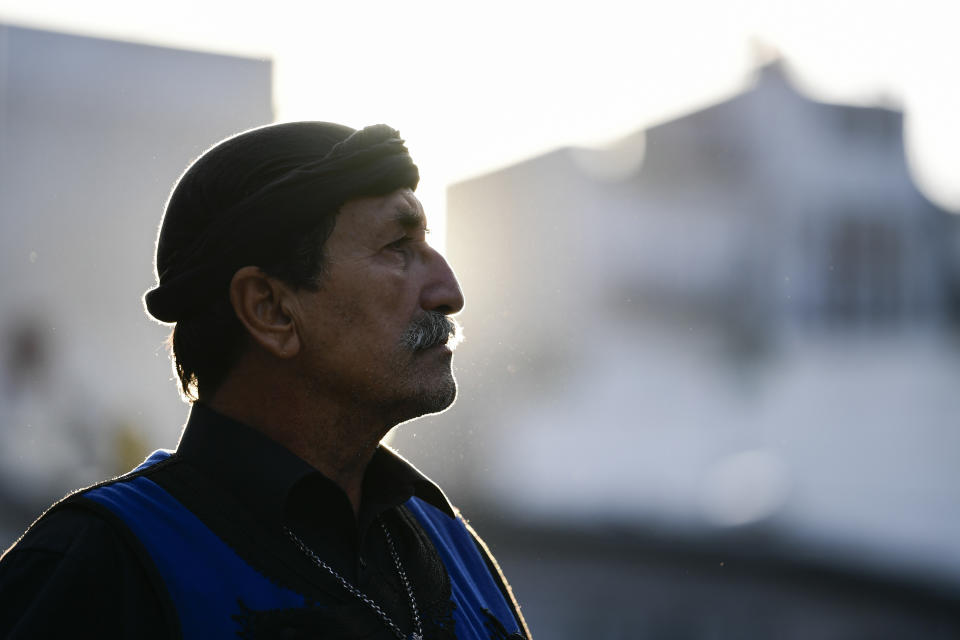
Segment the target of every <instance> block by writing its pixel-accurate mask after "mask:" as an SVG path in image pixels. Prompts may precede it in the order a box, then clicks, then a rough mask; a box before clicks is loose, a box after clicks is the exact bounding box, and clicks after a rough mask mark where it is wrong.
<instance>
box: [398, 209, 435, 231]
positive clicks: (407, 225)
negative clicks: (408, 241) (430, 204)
mask: <svg viewBox="0 0 960 640" xmlns="http://www.w3.org/2000/svg"><path fill="white" fill-rule="evenodd" d="M393 219H394V221H395V222H397V223H398V224H399V225H400V226H401V227H403V228H404V229H405V230H408V231H409V230H411V229H426V228H427V216H425V215H424V214H423V212H422V211H419V210H417V209H413V208H408V207H400V208H398V209H397V215H395V216H394V217H393Z"/></svg>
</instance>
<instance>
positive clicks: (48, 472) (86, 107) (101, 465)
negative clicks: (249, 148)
mask: <svg viewBox="0 0 960 640" xmlns="http://www.w3.org/2000/svg"><path fill="white" fill-rule="evenodd" d="M271 76H272V71H271V63H270V62H269V61H267V60H252V59H246V58H238V57H232V56H224V55H212V54H206V53H197V52H191V51H180V50H175V49H167V48H161V47H153V46H145V45H140V44H130V43H125V42H116V41H110V40H101V39H96V38H87V37H78V36H73V35H66V34H61V33H50V32H44V31H36V30H31V29H24V28H19V27H12V26H3V25H0V274H2V276H0V277H2V286H0V363H2V367H0V380H2V385H0V487H2V488H3V490H0V503H2V504H0V513H2V514H3V516H2V517H0V530H2V531H3V532H4V536H0V538H2V539H0V545H3V546H6V545H5V544H4V542H5V541H9V540H10V539H12V537H13V536H15V535H18V534H19V532H21V531H22V530H23V528H24V527H25V525H26V524H28V523H29V521H30V520H29V519H31V518H33V517H35V516H36V514H37V512H38V510H39V509H41V508H43V507H44V506H46V504H48V503H49V501H50V499H52V498H55V497H59V496H60V495H62V494H63V492H65V491H66V490H68V489H72V488H76V486H78V484H79V483H82V482H91V481H94V480H97V479H101V478H102V477H103V476H104V475H105V474H106V473H115V472H117V471H119V470H120V469H121V468H123V466H124V465H127V464H128V463H129V462H130V458H131V457H134V456H139V455H141V454H142V452H143V450H144V449H145V448H155V447H159V446H167V447H171V446H175V444H176V441H177V437H178V434H179V430H180V427H181V426H182V424H183V422H184V419H185V417H186V413H187V406H186V405H185V404H184V403H182V402H180V401H179V399H178V397H177V393H176V386H175V385H174V383H173V382H172V380H171V377H172V373H171V370H170V365H169V361H168V358H167V354H166V351H165V349H164V347H163V341H164V339H165V336H166V334H167V333H168V332H169V331H168V329H167V328H165V327H162V326H160V325H157V324H155V323H153V322H151V321H149V320H148V318H147V316H146V315H145V313H144V311H143V307H142V303H141V297H142V295H143V293H144V292H145V291H146V290H147V289H148V288H149V287H150V286H152V283H153V280H154V275H153V266H152V261H153V251H154V242H155V240H156V230H157V227H158V224H159V222H160V218H161V215H162V213H163V206H164V203H165V202H166V198H167V195H168V193H169V190H170V188H171V186H172V185H173V183H174V182H175V181H176V179H177V177H178V176H179V174H180V173H181V172H182V171H183V170H184V169H185V168H186V166H187V165H188V163H189V162H190V161H191V160H192V159H193V158H194V157H195V156H197V155H199V153H201V152H202V151H203V150H204V149H205V148H206V147H207V146H209V145H211V144H213V143H214V142H216V141H218V140H219V139H221V138H223V137H225V136H227V135H229V134H231V133H235V132H237V131H240V130H243V129H246V128H249V127H253V126H257V125H261V124H266V123H269V122H271V121H272V119H273V110H272V104H271V90H272V86H271V82H272V78H271ZM71 461H72V462H73V463H74V464H71ZM66 469H74V470H73V471H69V472H65V471H64V470H66ZM4 497H5V498H6V499H4Z"/></svg>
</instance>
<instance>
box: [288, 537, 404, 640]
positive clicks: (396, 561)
mask: <svg viewBox="0 0 960 640" xmlns="http://www.w3.org/2000/svg"><path fill="white" fill-rule="evenodd" d="M380 528H381V529H383V535H384V537H386V539H387V547H388V548H389V549H390V557H391V558H393V566H395V567H396V568H397V575H399V576H400V581H401V582H402V583H403V588H404V589H405V590H406V592H407V602H409V603H410V617H412V618H413V633H411V634H410V635H409V637H408V636H405V635H403V632H402V631H400V627H398V626H397V624H396V623H395V622H394V621H393V620H392V619H391V618H390V616H388V615H387V612H386V611H384V610H383V609H381V608H380V605H378V604H377V603H376V602H374V601H373V599H372V598H371V597H370V596H368V595H367V594H365V593H364V592H363V591H360V589H357V588H356V587H355V586H353V585H352V584H350V582H349V581H347V579H346V578H344V577H343V576H342V575H340V574H339V573H338V572H337V571H336V570H335V569H334V568H333V567H331V566H330V565H328V564H327V563H326V562H324V561H323V560H321V559H320V557H319V556H318V555H317V554H316V553H314V552H313V549H311V548H310V547H308V546H307V545H306V543H305V542H304V541H303V540H301V539H300V538H299V537H298V536H297V534H295V533H294V532H293V531H291V530H290V529H289V527H284V528H283V530H284V531H286V533H287V535H288V536H290V539H291V540H293V541H294V543H296V545H297V546H298V547H299V548H300V551H302V552H303V553H304V554H305V555H306V556H307V557H308V558H310V559H311V560H313V563H314V564H315V565H317V566H318V567H320V568H321V569H325V570H326V572H327V573H329V574H330V575H331V576H333V577H334V578H336V579H337V582H339V583H340V585H341V586H342V587H343V588H344V589H346V590H347V591H348V592H349V593H350V594H351V595H353V596H355V597H357V598H358V599H360V600H361V601H362V602H364V603H365V604H366V605H367V606H368V607H370V608H371V609H373V611H374V613H376V614H377V615H378V616H380V619H381V620H382V621H383V623H384V624H385V625H387V627H388V628H389V629H390V630H391V631H393V635H395V636H397V640H423V625H422V624H421V623H420V611H419V610H417V601H416V600H415V599H414V597H413V587H411V586H410V581H409V580H408V579H407V573H406V571H404V570H403V565H402V564H400V554H398V553H397V548H396V546H395V545H394V544H393V537H392V536H391V535H390V531H388V530H387V526H386V525H385V524H383V522H381V523H380Z"/></svg>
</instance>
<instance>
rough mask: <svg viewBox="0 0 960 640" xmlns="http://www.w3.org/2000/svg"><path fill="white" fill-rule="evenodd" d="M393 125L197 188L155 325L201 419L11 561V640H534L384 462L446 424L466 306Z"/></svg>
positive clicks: (177, 195) (237, 149)
mask: <svg viewBox="0 0 960 640" xmlns="http://www.w3.org/2000/svg"><path fill="white" fill-rule="evenodd" d="M418 178H419V175H418V171H417V168H416V166H415V165H414V164H413V162H412V161H411V159H410V157H409V155H408V153H407V150H406V148H405V147H404V145H403V141H402V140H400V139H399V134H397V132H396V131H394V130H392V129H390V128H389V127H386V126H385V125H376V126H372V127H367V128H365V129H363V130H360V131H354V130H353V129H350V128H348V127H344V126H340V125H335V124H329V123H315V122H300V123H290V124H280V125H273V126H268V127H264V128H261V129H255V130H252V131H248V132H246V133H243V134H240V135H238V136H235V137H233V138H230V139H228V140H226V141H224V142H222V143H220V144H219V145H217V146H215V147H213V148H212V149H210V150H209V151H208V152H207V153H205V154H204V155H203V156H201V157H200V158H199V159H198V160H197V161H196V162H195V163H194V164H193V165H192V166H191V167H190V168H189V169H188V170H187V172H186V173H185V174H184V175H183V176H182V177H181V179H180V181H179V183H178V184H177V186H176V187H175V189H174V191H173V193H172V195H171V197H170V200H169V202H168V204H167V209H166V213H165V214H164V220H163V224H162V227H161V230H160V236H159V239H158V242H157V259H156V266H157V274H158V285H157V287H156V288H155V289H153V290H151V291H150V292H148V293H147V295H146V297H145V302H146V308H147V310H148V312H149V313H150V314H151V315H152V316H153V317H154V318H156V319H158V320H160V321H162V322H169V323H175V324H174V329H173V333H172V335H171V346H172V352H173V358H174V365H175V370H176V372H177V375H178V377H179V379H180V385H181V388H182V390H183V392H184V394H186V395H187V397H188V398H191V399H193V400H195V402H194V404H193V407H192V410H191V414H190V418H189V420H188V421H187V425H186V428H185V430H184V432H183V435H182V437H181V439H180V444H179V446H178V448H177V450H176V451H175V452H173V453H172V455H171V454H170V453H169V452H164V451H160V452H156V453H154V454H153V455H151V456H150V457H149V458H148V459H147V461H146V462H144V463H143V464H142V465H141V466H140V467H138V468H137V469H135V470H134V471H133V472H131V473H130V474H127V475H125V476H122V477H120V478H118V479H115V480H112V481H108V482H106V483H103V484H101V485H98V486H95V487H93V488H90V489H86V490H84V491H81V492H78V493H76V494H73V495H71V496H69V497H67V498H66V499H65V500H63V501H61V502H60V503H58V504H56V505H55V506H54V507H52V508H51V509H50V510H49V511H47V512H46V513H45V514H44V515H43V516H42V517H41V518H40V519H39V520H38V521H37V522H36V523H35V524H34V525H33V526H32V527H31V528H30V529H29V530H28V531H27V533H26V534H25V535H24V536H23V538H21V539H20V541H19V542H18V543H17V544H16V545H15V546H14V547H12V548H11V549H10V550H8V551H7V553H6V554H5V555H4V557H3V560H2V562H0V635H2V636H3V637H4V638H38V637H61V636H62V637H78V636H79V637H97V638H112V637H136V638H155V637H156V638H160V637H163V638H173V637H183V638H221V637H223V638H226V637H243V638H325V639H333V638H343V639H347V638H370V639H381V638H382V639H388V638H398V639H401V640H402V639H405V638H414V639H420V638H426V639H433V638H436V639H442V638H459V639H460V640H469V639H474V638H483V639H487V638H499V639H507V638H528V637H529V633H528V631H527V630H526V626H525V623H524V621H523V619H522V617H521V615H520V611H519V608H518V607H517V605H516V602H515V601H514V599H513V596H512V594H511V592H510V589H509V587H508V586H507V583H506V581H505V580H504V579H503V577H502V575H501V574H500V572H499V569H498V568H497V565H496V563H495V562H494V560H493V558H492V557H491V556H490V554H489V552H488V551H487V550H486V547H485V546H484V545H483V544H482V543H481V542H480V541H479V539H477V538H476V537H475V536H474V535H473V533H472V531H471V530H470V529H469V528H467V527H466V525H465V523H464V521H463V520H462V519H461V518H460V517H459V515H458V514H457V513H456V511H455V510H454V509H453V508H452V507H451V506H450V505H449V503H448V502H447V500H446V498H445V497H444V495H443V493H442V492H441V491H440V490H439V489H438V488H437V487H436V486H435V485H434V484H433V483H431V482H430V481H429V480H428V479H427V478H425V477H424V476H423V475H421V474H420V473H419V472H417V471H416V469H414V468H413V467H412V466H411V465H409V464H408V463H407V462H405V461H404V460H403V459H401V458H400V457H399V456H397V455H396V454H395V453H393V452H391V451H390V450H389V449H387V448H386V447H384V446H381V445H380V444H379V443H380V440H381V438H383V436H384V435H385V434H386V433H387V432H388V431H389V430H390V429H391V428H392V427H393V426H395V425H397V424H399V423H401V422H404V421H406V420H410V419H412V418H416V417H418V416H421V415H424V414H427V413H435V412H438V411H442V410H444V409H445V408H447V407H448V406H449V405H450V404H451V403H452V402H453V400H454V397H455V395H456V383H455V381H454V378H453V374H452V372H451V358H452V352H451V349H452V346H453V342H455V337H456V333H457V331H456V326H455V324H454V323H453V321H452V320H451V319H450V318H449V316H451V315H453V314H455V313H457V312H458V311H460V309H461V308H462V307H463V297H462V294H461V292H460V288H459V284H458V283H457V280H456V278H455V276H454V274H453V272H452V271H451V269H450V267H449V266H448V265H447V263H446V261H445V260H444V259H443V257H442V256H441V255H440V254H438V253H437V252H436V251H435V250H434V249H433V248H432V247H430V245H429V244H428V243H427V240H426V234H427V228H426V218H425V216H424V212H423V208H422V207H421V205H420V202H419V201H418V200H417V198H416V196H415V195H414V193H413V190H414V189H415V188H416V185H417V181H418Z"/></svg>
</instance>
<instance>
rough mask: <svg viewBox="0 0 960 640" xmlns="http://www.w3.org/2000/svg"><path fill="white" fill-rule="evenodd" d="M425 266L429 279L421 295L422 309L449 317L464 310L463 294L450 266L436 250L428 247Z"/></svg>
mask: <svg viewBox="0 0 960 640" xmlns="http://www.w3.org/2000/svg"><path fill="white" fill-rule="evenodd" d="M424 265H425V266H426V268H427V274H428V277H427V281H426V284H425V285H424V287H423V289H422V290H421V293H420V306H421V308H422V309H423V310H424V311H439V312H440V313H443V314H445V315H448V316H449V315H453V314H455V313H458V312H459V311H460V310H461V309H463V292H462V291H461V290H460V283H459V282H457V276H455V275H454V273H453V269H451V268H450V264H449V263H448V262H447V260H446V259H445V258H444V257H443V256H442V255H440V253H439V252H438V251H437V250H436V249H434V248H433V247H428V248H427V254H426V256H425V257H424Z"/></svg>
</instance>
